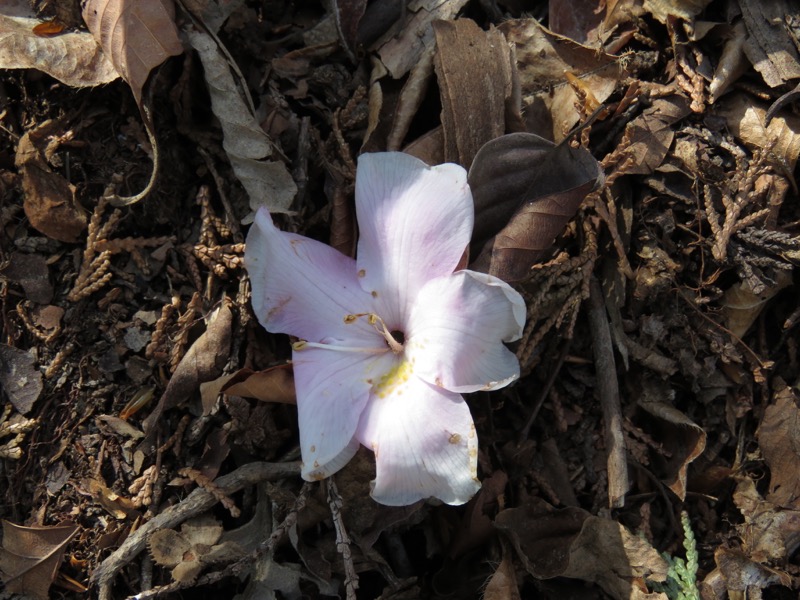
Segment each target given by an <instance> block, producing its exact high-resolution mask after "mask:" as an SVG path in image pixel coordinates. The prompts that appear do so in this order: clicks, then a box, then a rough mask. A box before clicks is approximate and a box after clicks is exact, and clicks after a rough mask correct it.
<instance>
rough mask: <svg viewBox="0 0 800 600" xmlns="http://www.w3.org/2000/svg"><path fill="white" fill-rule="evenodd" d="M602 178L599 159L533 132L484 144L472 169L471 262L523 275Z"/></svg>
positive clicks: (510, 277) (507, 275)
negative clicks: (473, 226) (472, 224)
mask: <svg viewBox="0 0 800 600" xmlns="http://www.w3.org/2000/svg"><path fill="white" fill-rule="evenodd" d="M601 180H602V171H601V169H600V165H599V164H598V162H597V161H596V160H595V159H594V157H592V155H591V154H590V153H589V152H588V151H587V150H585V149H583V148H577V149H575V148H570V147H569V146H568V145H566V144H564V145H559V146H555V145H554V144H553V143H552V142H548V141H547V140H545V139H544V138H541V137H539V136H537V135H533V134H530V133H512V134H508V135H504V136H502V137H499V138H497V139H495V140H492V141H491V142H489V143H487V144H485V145H484V146H483V147H482V148H481V149H480V151H479V152H478V154H477V155H476V157H475V160H474V162H473V164H472V168H470V171H469V184H470V187H471V188H472V195H473V199H474V201H475V232H474V234H473V242H472V248H471V253H472V255H473V256H477V258H476V259H475V261H474V262H473V264H472V268H474V269H475V270H478V271H484V272H486V273H490V274H492V275H496V276H497V277H500V278H502V279H505V280H506V281H518V280H520V279H524V278H525V277H526V276H527V275H528V274H529V272H530V268H531V266H532V265H534V264H536V262H537V261H539V260H541V259H542V258H543V257H544V256H545V255H546V254H547V252H548V250H550V247H551V246H552V244H553V241H554V240H555V238H556V236H558V235H559V234H560V233H561V232H562V231H563V229H564V227H565V226H566V224H567V222H568V221H569V220H570V219H571V218H572V217H573V216H574V215H575V213H576V211H577V210H578V207H579V206H580V204H581V202H583V199H584V198H585V197H586V195H587V194H588V193H589V192H590V191H591V190H592V189H594V188H595V186H597V185H598V184H599V182H600V181H601Z"/></svg>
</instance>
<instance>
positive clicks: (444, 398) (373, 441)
mask: <svg viewBox="0 0 800 600" xmlns="http://www.w3.org/2000/svg"><path fill="white" fill-rule="evenodd" d="M405 375H406V376H408V377H405V376H404V377H402V378H401V379H400V380H399V381H397V382H396V385H394V386H389V388H387V390H388V393H386V394H384V397H380V395H373V397H372V398H371V399H370V401H369V403H368V404H367V407H366V409H365V411H364V414H363V415H362V418H361V423H360V425H359V428H358V432H357V434H356V435H357V436H358V439H359V440H360V441H361V443H362V444H364V445H365V446H366V447H367V448H370V449H371V450H372V451H373V452H375V463H376V477H375V481H374V482H373V485H372V497H373V498H374V499H375V501H376V502H380V503H381V504H387V505H389V506H404V505H408V504H412V503H414V502H416V501H417V500H421V499H423V498H429V497H435V498H439V499H440V500H442V501H443V502H446V503H447V504H463V503H465V502H467V501H468V500H469V499H470V498H471V497H472V496H473V495H474V494H475V492H477V491H478V489H480V482H479V481H478V477H477V465H478V440H477V437H476V434H475V425H474V424H473V422H472V416H471V415H470V412H469V407H468V406H467V404H466V402H464V399H463V398H462V397H461V396H460V395H459V394H453V393H451V392H448V391H446V390H442V389H440V388H436V387H434V386H431V385H429V384H427V383H425V382H424V381H422V380H421V379H419V378H418V377H416V376H414V375H413V374H411V373H405Z"/></svg>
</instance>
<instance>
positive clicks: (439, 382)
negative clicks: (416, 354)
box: [433, 377, 444, 387]
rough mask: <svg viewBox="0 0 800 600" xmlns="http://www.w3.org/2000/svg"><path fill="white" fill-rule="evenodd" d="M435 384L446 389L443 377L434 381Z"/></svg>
mask: <svg viewBox="0 0 800 600" xmlns="http://www.w3.org/2000/svg"><path fill="white" fill-rule="evenodd" d="M433 383H435V384H436V385H438V386H439V387H444V383H442V378H441V377H437V378H436V379H434V380H433Z"/></svg>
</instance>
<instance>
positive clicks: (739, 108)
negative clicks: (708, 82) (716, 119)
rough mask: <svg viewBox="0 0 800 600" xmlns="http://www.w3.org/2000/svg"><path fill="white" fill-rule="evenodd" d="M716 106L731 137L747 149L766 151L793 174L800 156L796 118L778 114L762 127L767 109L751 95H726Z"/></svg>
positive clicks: (791, 115) (799, 132)
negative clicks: (741, 142) (739, 141)
mask: <svg viewBox="0 0 800 600" xmlns="http://www.w3.org/2000/svg"><path fill="white" fill-rule="evenodd" d="M720 105H721V114H722V115H723V116H724V117H725V118H726V121H727V123H728V127H729V128H730V130H731V133H733V135H734V136H736V137H737V138H739V139H740V140H742V141H743V142H744V143H745V144H747V145H748V146H750V147H751V148H760V149H765V148H770V149H771V151H770V154H771V155H772V156H774V157H775V158H776V159H777V160H778V161H779V162H780V163H781V166H782V167H783V168H784V169H785V170H787V171H789V172H792V171H794V167H795V164H796V163H797V157H798V155H800V117H797V116H796V115H793V114H788V113H787V112H786V111H781V112H780V113H778V114H777V115H775V116H774V117H773V118H772V120H771V121H770V122H769V125H768V126H766V127H765V126H764V123H765V117H766V113H767V108H766V106H765V105H763V104H761V103H760V102H756V101H754V100H753V99H752V97H751V96H746V95H744V94H729V95H728V96H726V97H725V98H724V99H723V101H721V102H720Z"/></svg>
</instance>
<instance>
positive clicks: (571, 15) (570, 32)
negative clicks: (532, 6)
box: [548, 0, 608, 47]
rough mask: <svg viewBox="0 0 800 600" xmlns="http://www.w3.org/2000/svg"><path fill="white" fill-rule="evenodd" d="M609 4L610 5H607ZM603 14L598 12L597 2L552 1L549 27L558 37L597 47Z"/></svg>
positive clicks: (585, 0)
mask: <svg viewBox="0 0 800 600" xmlns="http://www.w3.org/2000/svg"><path fill="white" fill-rule="evenodd" d="M606 4H608V3H606ZM602 20H603V12H602V11H601V10H598V4H597V1H596V0H572V1H571V2H564V1H563V0H550V2H549V10H548V26H549V28H550V31H552V32H553V33H555V34H556V35H561V36H564V37H565V38H569V39H571V40H572V41H574V42H577V43H579V44H584V45H586V46H592V47H597V46H599V45H600V41H601V40H600V37H599V35H600V24H601V22H602Z"/></svg>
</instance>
